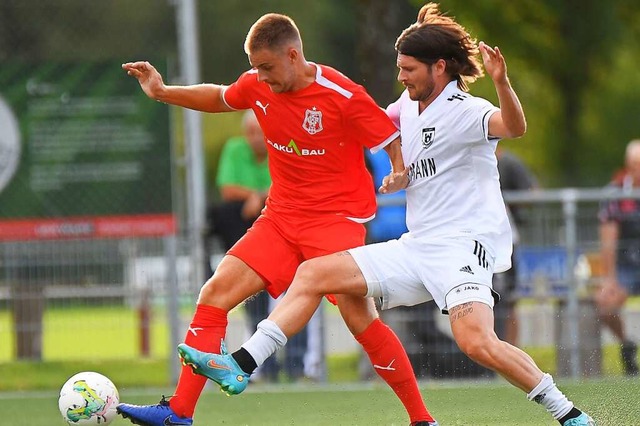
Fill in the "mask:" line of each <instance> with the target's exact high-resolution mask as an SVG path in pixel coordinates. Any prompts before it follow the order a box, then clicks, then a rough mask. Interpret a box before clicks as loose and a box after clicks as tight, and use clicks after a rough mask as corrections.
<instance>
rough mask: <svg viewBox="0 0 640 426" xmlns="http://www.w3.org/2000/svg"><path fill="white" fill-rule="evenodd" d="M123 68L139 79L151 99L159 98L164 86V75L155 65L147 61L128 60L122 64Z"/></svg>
mask: <svg viewBox="0 0 640 426" xmlns="http://www.w3.org/2000/svg"><path fill="white" fill-rule="evenodd" d="M122 69H123V70H125V71H126V72H127V74H128V75H130V76H132V77H135V78H136V79H137V80H138V83H140V87H141V88H142V90H143V91H144V93H145V94H146V95H147V96H149V97H150V98H151V99H156V100H157V99H158V96H159V94H160V92H161V91H162V89H163V88H164V82H163V81H162V76H161V75H160V73H159V72H158V70H156V69H155V67H154V66H153V65H151V64H150V63H149V62H146V61H139V62H127V63H126V64H122Z"/></svg>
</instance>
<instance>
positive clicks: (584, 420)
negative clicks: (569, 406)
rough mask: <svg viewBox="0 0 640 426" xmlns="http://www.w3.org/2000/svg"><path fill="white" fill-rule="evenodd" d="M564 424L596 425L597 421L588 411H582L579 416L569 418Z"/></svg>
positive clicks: (563, 425) (577, 425) (576, 425)
mask: <svg viewBox="0 0 640 426" xmlns="http://www.w3.org/2000/svg"><path fill="white" fill-rule="evenodd" d="M562 426H596V422H595V421H594V420H593V419H592V418H591V417H590V416H589V415H588V414H587V413H582V414H580V415H579V416H578V417H575V418H573V419H569V420H567V421H566V422H564V423H563V424H562Z"/></svg>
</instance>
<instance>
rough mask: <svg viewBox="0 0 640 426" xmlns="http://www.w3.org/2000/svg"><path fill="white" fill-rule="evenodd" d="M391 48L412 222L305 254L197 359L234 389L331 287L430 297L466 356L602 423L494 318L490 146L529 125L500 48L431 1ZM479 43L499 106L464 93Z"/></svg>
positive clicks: (393, 109) (501, 262)
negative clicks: (232, 344) (234, 337)
mask: <svg viewBox="0 0 640 426" xmlns="http://www.w3.org/2000/svg"><path fill="white" fill-rule="evenodd" d="M396 50H397V52H398V56H397V65H398V68H399V73H398V80H399V81H400V82H401V83H402V84H403V85H404V86H405V88H406V90H405V91H404V92H403V93H402V94H401V96H400V98H399V99H398V100H397V101H396V102H394V103H393V104H391V105H390V106H389V107H388V108H387V114H388V115H389V117H390V118H391V119H392V120H393V121H394V122H395V124H396V126H397V127H398V128H399V129H400V132H401V139H402V154H403V158H404V162H405V164H406V165H408V167H407V170H406V173H407V175H408V177H409V184H408V187H407V188H406V198H407V218H406V221H407V228H408V230H409V231H408V232H407V233H405V234H404V235H402V236H401V237H400V238H399V239H397V240H391V241H387V242H384V243H378V244H372V245H367V246H364V247H358V248H355V249H351V250H348V251H345V252H341V253H336V254H332V255H328V256H323V257H319V258H315V259H311V260H308V261H306V262H304V263H302V264H301V265H300V267H299V268H298V270H297V272H296V276H295V278H294V281H293V283H292V285H291V287H290V288H289V291H288V293H287V294H286V295H285V297H284V299H283V300H282V302H281V303H280V304H279V305H278V307H277V308H276V309H275V310H274V311H273V312H272V313H271V315H269V318H268V319H266V320H264V321H262V322H261V323H260V324H259V325H258V330H257V331H256V333H255V334H254V335H253V336H252V337H251V338H250V339H249V340H248V341H247V342H246V343H245V344H243V345H242V347H241V348H240V349H239V350H238V351H237V352H235V353H233V354H231V355H226V356H225V355H212V354H204V353H199V354H196V356H195V357H194V358H195V359H194V360H195V364H200V363H206V362H210V361H213V364H214V365H217V366H221V365H222V366H225V367H227V368H229V369H225V368H220V369H219V370H217V371H219V372H220V374H219V375H215V376H214V377H210V376H209V378H212V379H213V380H214V381H216V382H217V383H219V384H220V385H221V386H222V387H223V389H226V388H229V387H231V388H233V386H234V383H235V382H236V381H238V380H239V381H240V382H242V381H244V380H246V379H248V377H249V375H250V373H251V372H252V371H253V369H254V368H255V367H256V366H257V365H260V364H262V362H264V360H265V359H266V358H267V357H268V356H269V355H271V354H272V353H273V352H275V350H277V349H278V348H280V347H282V346H283V345H284V344H285V343H286V341H287V338H288V337H289V336H291V335H293V334H295V333H297V332H298V331H300V330H301V329H302V327H303V326H304V324H306V322H307V321H308V320H309V319H310V318H311V315H312V314H313V312H315V310H316V308H317V306H318V305H319V304H320V302H321V300H322V296H323V295H324V294H331V293H339V294H352V295H362V296H367V297H377V298H380V299H381V302H382V308H383V309H388V308H392V307H395V306H411V305H415V304H418V303H422V302H425V301H428V300H431V299H433V300H434V301H435V302H436V303H437V304H438V306H439V307H440V308H441V309H442V311H443V312H444V313H448V314H449V319H450V323H451V328H452V331H453V336H454V338H455V340H456V342H457V344H458V346H459V347H460V348H461V350H462V351H463V352H464V353H465V354H467V355H468V356H469V357H470V358H471V359H473V360H474V361H476V362H477V363H479V364H481V365H483V366H485V367H487V368H490V369H492V370H494V371H496V372H498V373H499V374H500V375H502V376H503V377H504V378H505V379H506V380H508V381H509V382H510V383H512V384H513V385H515V386H517V387H518V388H520V389H522V390H523V391H524V392H526V393H527V397H528V398H529V399H530V400H533V401H535V402H537V403H539V404H542V405H543V406H544V407H545V408H546V409H547V410H548V411H549V412H550V413H551V414H552V415H553V417H554V418H555V419H557V420H558V421H559V423H560V424H562V425H563V426H579V425H595V422H594V421H593V420H592V419H591V417H589V416H588V415H587V414H586V413H583V412H582V411H580V410H578V409H577V408H576V407H574V405H573V403H572V402H571V401H569V400H568V399H567V398H566V396H565V395H564V394H563V393H562V392H561V391H560V390H559V389H558V388H557V386H556V385H555V383H554V381H553V378H552V377H551V376H550V375H549V374H545V373H543V372H542V371H541V370H540V369H539V368H538V367H537V365H536V364H535V362H534V361H533V359H532V358H531V357H530V356H529V355H527V354H526V353H525V352H523V351H522V350H520V349H518V348H516V347H515V346H512V345H510V344H509V343H507V342H504V341H501V340H499V339H498V337H497V336H496V334H495V332H494V329H493V325H494V318H493V310H492V308H493V305H494V301H495V300H498V299H499V296H498V295H497V294H496V293H495V292H494V291H493V289H492V276H493V273H494V272H502V271H504V270H507V269H509V268H510V266H511V265H510V258H511V250H512V244H511V228H510V226H509V221H508V218H507V212H506V208H505V204H504V201H503V199H502V195H501V192H500V183H499V176H498V169H497V159H496V155H495V149H496V145H497V143H498V141H499V139H501V138H514V137H520V136H522V135H523V134H524V132H525V130H526V122H525V117H524V113H523V110H522V107H521V105H520V102H519V100H518V97H517V95H516V93H515V91H514V90H513V89H512V87H511V84H510V82H509V79H508V77H507V68H506V64H505V61H504V58H503V56H502V54H501V52H500V50H499V49H498V48H497V47H496V48H491V47H489V46H487V45H485V44H484V43H483V42H480V44H479V45H477V44H476V42H475V40H474V39H473V38H472V37H471V36H470V35H469V34H468V33H467V32H466V30H465V29H464V28H463V27H462V26H460V25H459V24H457V23H456V22H455V21H454V20H453V19H452V18H450V17H447V16H443V15H442V14H440V13H439V11H438V7H437V5H435V4H432V3H430V4H427V5H425V6H424V7H423V8H422V9H421V10H420V12H419V14H418V20H417V22H416V23H414V24H413V25H411V26H410V27H408V28H407V29H405V30H404V31H403V33H402V34H401V35H400V37H399V38H398V40H397V42H396ZM478 53H481V55H482V60H483V62H484V66H485V69H486V71H487V73H488V74H489V76H490V77H491V79H492V80H493V82H494V85H495V88H496V91H497V94H498V99H499V103H500V108H496V107H495V106H493V105H492V104H491V103H490V102H488V101H487V100H485V99H482V98H477V97H474V96H472V95H470V94H469V93H467V83H471V82H473V81H475V80H476V78H478V77H480V76H482V69H481V66H480V63H479V61H478V59H477V58H476V56H477V54H478ZM383 186H384V184H383ZM376 367H377V368H392V366H376ZM196 372H197V371H196Z"/></svg>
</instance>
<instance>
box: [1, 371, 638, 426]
mask: <svg viewBox="0 0 640 426" xmlns="http://www.w3.org/2000/svg"><path fill="white" fill-rule="evenodd" d="M560 386H561V388H562V389H563V390H564V391H565V392H566V393H567V394H569V395H570V396H571V398H572V399H573V400H574V402H576V404H577V405H578V406H579V407H585V408H587V409H588V411H589V413H590V414H591V415H592V416H593V417H594V418H595V419H596V420H597V424H598V425H605V426H606V425H612V426H613V425H616V426H638V425H640V379H638V378H636V379H626V378H617V379H605V380H588V381H582V382H571V381H560ZM162 392H163V390H153V391H150V390H134V389H127V388H125V389H120V397H121V400H123V401H126V402H130V403H138V404H150V403H155V402H157V400H158V399H159V396H160V394H161V393H162ZM164 392H165V393H168V392H170V390H169V389H165V390H164ZM423 395H424V398H425V400H426V401H427V404H428V406H429V407H430V410H431V411H432V413H433V414H434V415H435V416H436V417H437V419H438V421H439V422H440V424H441V426H449V425H473V426H481V425H509V426H516V425H517V426H520V425H532V426H533V425H536V426H541V425H557V424H558V423H557V422H555V421H554V420H552V419H551V417H550V416H549V415H548V414H547V413H546V412H545V411H544V409H543V408H542V407H540V406H538V405H536V404H534V403H531V402H529V401H527V400H526V398H525V396H524V394H523V393H522V392H519V391H518V390H516V389H515V388H512V387H510V386H509V385H506V384H505V383H504V382H502V381H491V382H489V383H475V382H435V383H433V382H432V383H427V384H424V386H423ZM195 419H196V422H195V424H196V425H202V426H207V425H273V426H276V425H305V426H306V425H352V426H356V425H363V426H364V425H387V426H390V425H408V424H409V421H408V419H407V417H406V414H405V413H404V410H403V408H402V407H401V405H400V403H399V402H398V400H397V399H396V397H395V395H394V394H393V393H392V392H391V391H390V390H388V389H387V388H386V387H385V386H384V385H383V384H381V383H377V382H376V383H373V384H371V383H369V384H359V385H358V384H356V385H354V384H331V385H317V384H304V385H301V384H294V385H278V386H264V385H254V387H253V388H251V387H250V388H249V390H248V391H247V392H245V393H243V394H242V395H238V396H234V397H227V396H225V395H223V394H221V393H220V392H218V391H216V390H215V389H214V388H213V387H210V388H207V389H206V390H205V393H204V394H203V396H202V398H201V400H200V405H199V406H198V410H197V412H196V416H195ZM64 424H65V422H64V421H63V420H62V419H61V416H60V414H59V412H58V408H57V395H56V392H46V391H44V392H43V391H39V392H29V393H0V425H7V426H9V425H11V426H56V425H60V426H63V425H64ZM130 424H131V423H129V422H128V421H125V420H122V419H121V418H119V417H118V418H117V419H116V420H115V421H114V422H112V423H111V425H115V426H121V425H130Z"/></svg>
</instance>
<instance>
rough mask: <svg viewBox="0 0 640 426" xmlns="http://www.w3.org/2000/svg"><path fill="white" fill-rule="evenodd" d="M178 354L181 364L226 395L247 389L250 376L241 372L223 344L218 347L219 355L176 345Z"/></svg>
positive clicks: (182, 344)
mask: <svg viewBox="0 0 640 426" xmlns="http://www.w3.org/2000/svg"><path fill="white" fill-rule="evenodd" d="M178 354H179V355H180V358H181V359H182V364H184V365H186V366H188V367H191V370H193V372H194V373H196V374H200V375H201V376H205V377H206V378H208V379H211V380H213V381H214V382H216V383H217V384H218V385H220V388H221V389H222V391H223V392H224V393H226V394H227V395H237V394H239V393H241V392H242V391H243V390H245V389H246V388H247V384H248V383H249V376H251V375H250V374H247V373H245V372H244V371H242V369H241V368H240V366H239V365H238V363H237V362H236V360H235V359H233V357H232V356H231V355H229V354H228V353H227V348H226V347H225V344H224V342H222V343H221V345H220V355H218V354H212V353H208V352H201V351H199V350H197V349H194V348H192V347H191V346H189V345H186V344H184V343H181V344H179V345H178Z"/></svg>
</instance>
